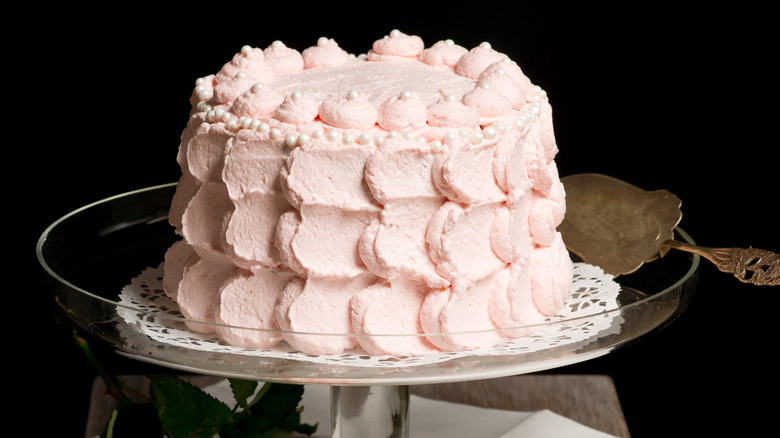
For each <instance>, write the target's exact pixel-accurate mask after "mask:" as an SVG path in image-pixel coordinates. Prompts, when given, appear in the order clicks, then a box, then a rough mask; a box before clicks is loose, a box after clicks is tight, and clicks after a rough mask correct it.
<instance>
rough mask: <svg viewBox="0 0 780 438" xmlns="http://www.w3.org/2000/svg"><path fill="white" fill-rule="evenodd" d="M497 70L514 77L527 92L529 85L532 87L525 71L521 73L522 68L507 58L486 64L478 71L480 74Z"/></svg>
mask: <svg viewBox="0 0 780 438" xmlns="http://www.w3.org/2000/svg"><path fill="white" fill-rule="evenodd" d="M497 70H503V71H504V73H506V75H508V76H509V77H511V78H512V79H514V80H515V82H517V85H518V86H519V87H520V89H521V90H522V91H523V92H527V91H528V90H529V89H530V88H531V87H533V84H532V83H531V80H530V79H528V76H526V75H525V73H523V70H522V69H521V68H520V66H519V65H517V63H516V62H514V61H512V60H511V59H509V58H504V59H502V60H500V61H497V62H494V63H492V64H490V65H488V66H487V67H485V70H484V71H482V73H480V75H483V74H491V73H495V72H496V71H497Z"/></svg>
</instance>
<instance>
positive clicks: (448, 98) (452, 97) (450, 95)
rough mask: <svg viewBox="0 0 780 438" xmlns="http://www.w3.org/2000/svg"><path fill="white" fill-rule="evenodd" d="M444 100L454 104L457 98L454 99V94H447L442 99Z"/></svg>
mask: <svg viewBox="0 0 780 438" xmlns="http://www.w3.org/2000/svg"><path fill="white" fill-rule="evenodd" d="M444 100H446V101H447V102H454V101H456V100H458V98H457V97H455V95H454V94H448V95H446V96H445V97H444Z"/></svg>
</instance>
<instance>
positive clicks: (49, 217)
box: [3, 1, 780, 438]
mask: <svg viewBox="0 0 780 438" xmlns="http://www.w3.org/2000/svg"><path fill="white" fill-rule="evenodd" d="M681 4H682V3H681ZM681 4H669V5H667V4H663V3H662V2H661V3H659V2H652V3H647V4H644V3H641V2H640V3H636V2H630V3H629V2H626V3H625V4H621V3H616V4H608V3H599V2H585V3H579V2H576V5H575V6H572V5H564V4H559V2H509V1H506V2H495V1H480V2H454V1H453V2H449V3H443V4H436V3H434V2H417V3H411V4H405V3H403V2H392V3H381V4H380V3H372V4H368V3H366V4H364V6H362V7H352V8H340V7H337V6H331V5H325V4H321V5H315V6H311V7H303V6H300V5H295V4H289V5H286V4H285V5H281V6H272V5H270V4H269V3H246V2H245V3H218V4H213V5H209V6H195V5H188V6H185V7H178V8H179V9H178V10H175V11H173V12H162V11H160V10H158V9H159V7H155V6H148V7H145V6H139V4H138V3H133V4H130V5H122V4H121V3H120V4H112V5H111V6H110V7H105V8H103V7H101V8H89V9H86V8H85V9H84V10H79V9H78V8H77V7H75V6H73V5H69V6H68V8H67V9H63V10H58V9H57V8H56V7H54V8H51V7H49V8H41V10H38V11H30V13H29V14H27V15H25V16H24V17H23V16H22V15H19V16H16V17H15V16H14V15H13V14H9V19H11V20H14V19H16V20H18V21H19V22H20V24H21V27H20V30H18V31H15V32H14V33H13V34H12V35H7V37H6V38H5V40H6V46H5V47H6V50H5V59H4V64H3V65H4V77H5V78H6V84H5V85H6V86H5V87H4V88H5V92H6V96H11V98H10V100H12V101H11V102H9V101H7V102H6V106H7V108H6V109H7V110H8V111H7V114H6V116H5V121H6V123H5V128H6V135H5V141H4V149H5V150H4V154H3V156H4V157H5V163H6V166H5V167H6V172H5V174H6V175H8V176H10V178H9V177H8V176H6V184H5V186H6V193H8V194H10V196H11V200H10V202H9V203H8V204H7V207H6V210H5V214H4V216H5V220H6V222H5V223H6V227H5V231H6V233H7V234H8V235H9V236H11V239H10V241H11V242H12V248H11V250H10V251H8V255H9V256H10V259H11V260H12V262H11V263H12V264H11V266H12V269H11V271H10V272H9V274H10V276H9V278H11V280H12V282H11V286H12V287H11V288H10V290H8V291H7V293H8V294H10V296H12V297H13V299H14V301H15V303H14V304H12V306H11V307H10V308H9V310H10V312H8V313H9V314H12V315H13V318H12V319H11V321H10V323H9V324H8V325H7V327H6V333H7V337H8V338H9V339H10V340H11V344H10V345H8V347H6V348H7V349H6V353H5V360H4V362H5V363H6V365H7V367H8V372H7V374H6V379H7V381H10V382H12V383H13V385H12V387H11V390H9V392H8V393H6V396H7V397H13V398H14V399H15V400H18V402H17V403H15V409H14V410H15V411H16V410H18V411H19V412H20V413H22V412H23V413H24V414H25V415H19V416H17V415H14V416H13V417H12V418H11V421H12V422H14V421H18V422H20V423H21V426H22V427H23V428H26V429H29V430H31V431H38V432H41V433H38V434H36V435H38V436H49V435H46V433H45V432H46V431H50V432H52V433H53V431H57V434H56V436H74V437H76V436H82V434H83V430H84V423H85V419H86V410H87V402H88V394H89V389H90V384H91V381H92V378H93V377H94V376H95V373H94V371H93V370H92V368H90V366H89V365H88V364H87V362H86V361H85V360H84V358H83V356H82V355H81V354H80V352H79V351H78V350H77V349H76V348H75V347H74V346H73V344H72V342H71V340H70V337H69V334H68V332H67V330H65V329H64V328H63V327H62V326H59V325H57V324H56V323H55V322H54V320H53V318H51V317H50V315H48V314H47V313H46V312H43V311H41V309H44V308H45V306H44V305H43V304H44V302H45V301H46V300H48V299H49V298H48V296H47V295H46V293H47V291H46V290H44V289H43V288H42V287H39V286H38V284H39V278H40V275H41V271H40V270H39V269H38V268H37V261H36V260H35V252H34V248H35V242H36V239H37V237H38V235H39V234H40V233H41V232H42V231H43V230H44V228H45V227H46V226H47V225H48V224H50V223H51V222H53V221H54V220H56V219H57V218H59V217H60V216H62V215H64V214H65V213H67V212H69V211H71V210H73V209H75V208H77V207H80V206H82V205H84V204H86V203H89V202H92V201H96V200H100V199H103V198H105V197H107V196H110V195H114V194H117V193H122V192H125V191H128V190H133V189H138V188H142V187H147V186H150V185H156V184H160V183H167V182H173V181H175V180H176V179H177V178H178V173H179V170H178V167H177V165H176V163H175V155H176V150H177V147H178V142H179V135H180V133H181V130H182V129H183V127H184V125H185V123H186V121H187V113H188V111H189V103H188V98H189V95H190V92H191V90H192V88H193V86H194V81H195V79H196V78H198V77H201V76H205V75H207V74H210V73H214V72H216V71H217V70H218V69H219V68H220V67H221V66H222V64H224V63H225V62H227V61H228V60H229V59H230V58H231V57H232V55H233V54H234V53H235V52H237V51H238V50H239V49H240V48H241V46H242V45H245V44H249V45H253V46H257V47H266V46H267V45H269V44H270V43H271V42H272V41H274V40H276V39H280V40H282V41H283V42H285V43H286V44H287V45H288V46H290V47H294V48H297V49H299V50H300V49H303V48H305V47H308V46H310V45H313V44H314V43H315V42H316V40H317V38H318V37H320V36H328V37H330V38H334V39H335V40H336V41H337V42H338V43H339V44H340V45H341V46H342V47H343V48H345V49H346V50H347V51H349V52H352V53H365V52H366V51H367V50H368V49H369V48H370V44H371V43H372V42H373V41H374V40H375V39H378V38H381V37H382V36H384V35H386V34H387V33H388V32H389V31H390V30H392V29H394V28H398V29H399V30H401V31H403V32H405V33H408V34H416V35H419V36H421V37H422V38H423V40H424V41H425V43H426V45H431V44H433V43H434V42H436V41H438V40H441V39H446V38H452V39H454V40H455V42H456V43H458V44H460V45H462V46H464V47H467V48H471V47H473V46H476V45H478V44H479V43H480V42H482V41H489V42H490V43H491V44H492V45H493V47H494V48H495V49H496V50H498V51H501V52H504V53H506V54H507V55H509V56H510V57H511V58H512V59H514V60H515V61H517V62H518V64H520V65H521V66H522V67H523V69H524V71H525V73H526V74H527V75H528V76H529V77H530V78H531V80H532V81H533V82H534V83H536V84H538V85H540V86H541V87H542V88H544V89H545V90H546V91H547V92H548V95H549V96H550V100H551V103H552V106H553V111H554V112H553V115H554V122H555V129H556V136H557V140H558V145H559V148H560V153H559V155H558V158H557V162H558V167H559V171H560V173H561V174H562V175H568V174H573V173H579V172H602V173H607V174H610V175H613V176H616V177H619V178H622V179H624V180H626V181H629V182H632V183H634V184H636V185H639V186H640V187H643V188H646V189H659V188H664V189H667V190H670V191H671V192H673V193H675V194H676V195H677V196H679V197H680V198H681V199H682V201H683V213H684V217H683V220H682V223H681V226H682V227H683V228H684V229H685V230H686V231H687V232H688V233H689V234H691V236H692V237H693V239H694V240H696V241H697V243H699V244H703V245H708V246H741V247H748V246H756V247H759V248H764V249H769V250H773V251H780V238H779V236H778V235H779V234H780V233H778V229H777V221H778V215H777V212H776V208H777V206H778V193H780V190H778V177H777V157H778V154H777V150H778V147H779V146H780V145H779V144H778V140H777V137H776V133H777V128H776V124H777V118H778V110H777V108H778V106H777V105H778V97H780V96H779V93H778V85H777V78H776V70H775V67H774V64H773V61H775V60H776V58H777V42H778V38H777V33H776V31H775V30H774V29H773V28H772V27H771V26H770V25H771V24H773V23H772V18H773V16H774V15H773V13H771V12H770V10H769V9H768V7H754V6H752V5H751V3H750V2H738V3H735V4H729V5H728V7H716V6H708V7H706V8H704V7H702V8H697V7H693V6H688V5H683V6H681ZM158 6H162V5H158ZM20 228H21V232H19V229H20ZM19 268H23V269H19ZM27 268H30V269H31V270H27ZM28 272H29V273H30V274H28ZM16 280H20V281H19V282H18V283H17V282H16ZM778 292H779V290H778V288H777V287H763V288H762V287H756V286H752V285H744V284H742V283H740V282H738V281H737V280H736V279H734V278H733V277H732V276H730V275H728V274H723V273H720V272H719V271H717V270H716V269H715V268H714V267H712V265H710V264H708V263H704V264H703V266H702V268H701V279H700V281H699V287H698V290H697V293H696V296H695V297H694V299H693V302H692V304H691V306H690V307H689V308H688V309H687V310H686V312H685V313H684V314H683V316H682V317H681V318H680V319H678V320H677V321H675V322H674V323H673V324H672V325H671V326H670V327H668V328H666V329H664V330H662V331H660V332H659V333H657V334H654V335H650V336H648V337H646V338H645V339H642V340H641V341H640V342H638V343H636V344H633V345H631V346H629V347H627V348H624V349H620V350H618V351H615V352H613V353H610V354H609V355H607V356H605V357H602V358H599V359H595V360H592V361H589V362H586V363H582V364H579V365H573V366H569V367H565V368H562V369H557V370H551V371H550V372H554V373H598V374H609V375H611V376H612V377H613V378H614V380H615V383H616V386H617V390H618V394H619V396H620V399H621V402H622V405H623V409H624V413H625V416H626V419H627V421H628V424H629V428H630V429H631V432H632V436H634V437H636V438H642V437H657V436H672V437H676V436H693V435H696V436H703V435H704V434H705V433H708V432H714V431H718V432H728V431H741V432H742V436H745V435H751V434H756V433H759V432H761V431H763V430H765V429H767V428H769V427H774V426H776V418H775V416H776V408H777V407H778V403H777V401H776V400H777V399H776V394H777V392H778V381H777V380H778V379H777V373H776V371H777V366H776V364H775V363H776V362H775V359H774V355H773V353H774V349H775V346H776V329H777V324H776V323H775V321H774V319H775V315H774V314H775V313H776V310H775V307H776V306H775V302H776V300H777V293H778ZM104 360H107V361H108V364H107V365H108V366H116V367H118V369H119V370H121V371H130V372H132V371H139V370H140V371H144V369H143V367H141V366H138V365H137V364H134V363H132V361H123V360H120V359H118V358H116V357H115V356H112V355H110V354H109V355H108V356H107V357H106V358H105V359H104ZM52 414H56V415H54V416H52ZM695 432H697V433H695ZM52 436H53V435H52Z"/></svg>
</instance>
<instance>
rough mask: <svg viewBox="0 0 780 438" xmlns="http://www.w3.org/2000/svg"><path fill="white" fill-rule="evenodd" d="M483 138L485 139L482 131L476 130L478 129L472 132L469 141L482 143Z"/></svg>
mask: <svg viewBox="0 0 780 438" xmlns="http://www.w3.org/2000/svg"><path fill="white" fill-rule="evenodd" d="M484 139H485V137H484V136H483V135H482V133H481V132H478V131H477V132H474V133H473V134H472V135H471V143H472V144H479V143H482V140H484Z"/></svg>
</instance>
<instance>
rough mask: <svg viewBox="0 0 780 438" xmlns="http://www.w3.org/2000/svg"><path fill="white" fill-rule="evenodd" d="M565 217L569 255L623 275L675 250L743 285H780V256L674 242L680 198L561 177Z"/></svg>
mask: <svg viewBox="0 0 780 438" xmlns="http://www.w3.org/2000/svg"><path fill="white" fill-rule="evenodd" d="M561 181H562V182H563V186H564V189H565V191H566V217H565V219H564V220H563V223H561V225H560V226H559V227H558V230H559V231H560V232H561V234H562V235H563V239H564V242H565V243H566V246H567V247H568V248H569V251H571V252H573V253H574V254H576V255H577V256H578V257H580V258H582V260H583V261H584V262H586V263H590V264H593V265H596V266H599V267H600V268H601V269H603V270H604V272H606V273H608V274H612V275H614V276H619V275H623V274H629V273H631V272H634V271H636V270H637V269H639V268H640V267H641V266H642V265H643V264H644V263H646V262H650V261H653V260H655V259H657V258H658V257H664V256H665V255H666V254H667V253H668V252H669V250H672V249H676V250H681V251H686V252H691V253H695V254H699V255H700V256H702V257H704V258H705V259H707V260H709V261H710V262H712V263H714V264H715V266H717V268H718V269H720V270H721V271H722V272H726V273H731V274H733V275H734V276H735V277H736V278H737V279H739V280H740V281H742V282H744V283H751V284H755V285H768V286H777V285H780V256H778V254H775V253H772V252H770V251H766V250H762V249H757V248H709V247H702V246H697V245H691V244H688V243H686V242H680V241H678V240H675V239H674V228H675V227H676V226H677V224H678V223H679V222H680V220H681V219H682V211H681V210H680V206H681V204H682V202H681V201H680V199H679V198H677V196H675V195H674V194H672V193H670V192H668V191H666V190H655V191H646V190H643V189H641V188H639V187H636V186H634V185H631V184H629V183H627V182H625V181H621V180H619V179H616V178H613V177H610V176H606V175H602V174H597V173H582V174H576V175H570V176H566V177H563V178H561Z"/></svg>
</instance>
